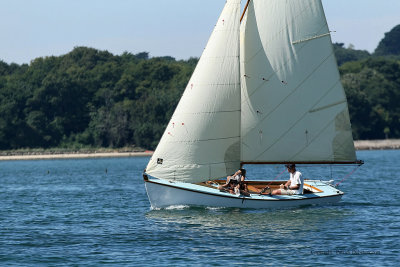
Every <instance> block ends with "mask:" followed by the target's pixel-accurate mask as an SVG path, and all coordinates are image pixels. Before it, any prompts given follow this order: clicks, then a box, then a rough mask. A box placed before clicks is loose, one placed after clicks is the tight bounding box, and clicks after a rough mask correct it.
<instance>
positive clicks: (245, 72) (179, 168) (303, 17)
mask: <svg viewBox="0 0 400 267" xmlns="http://www.w3.org/2000/svg"><path fill="white" fill-rule="evenodd" d="M240 2H241V1H240V0H227V1H226V3H225V6H224V9H223V11H222V13H221V15H220V17H219V19H218V21H217V24H216V26H215V28H214V30H213V32H212V34H211V37H210V39H209V41H208V43H207V45H206V48H205V49H204V51H203V54H202V56H201V57H200V59H199V62H198V64H197V66H196V68H195V70H194V73H193V75H192V77H191V78H190V80H189V82H188V85H187V87H186V89H185V91H184V93H183V95H182V97H181V99H180V102H179V104H178V106H177V107H176V110H175V112H174V114H173V116H172V118H171V120H170V122H169V123H168V125H167V127H166V130H165V132H164V134H163V136H162V138H161V140H160V142H159V144H158V146H157V148H156V150H155V152H154V154H153V155H152V157H151V159H150V161H149V163H148V165H147V167H146V169H145V171H144V173H143V177H144V182H145V187H146V191H147V195H148V198H149V200H150V203H151V206H152V207H153V208H164V207H168V206H175V205H189V206H208V207H237V208H282V207H285V208H286V207H297V206H302V205H312V204H329V203H335V202H338V201H340V200H341V198H342V196H343V194H344V193H343V192H342V191H340V190H339V189H337V188H336V187H335V186H332V185H331V184H330V183H329V182H326V181H321V180H311V179H310V180H306V181H305V183H304V193H303V194H299V195H269V194H264V193H262V189H263V188H265V186H266V185H269V186H270V187H271V188H274V187H275V188H278V187H279V184H281V183H282V181H269V180H268V179H265V180H260V181H256V180H253V181H251V180H249V181H246V184H247V186H248V188H249V192H248V193H249V194H246V195H243V194H240V195H234V194H231V193H230V192H225V191H220V190H219V189H218V185H220V184H223V183H224V182H225V179H226V177H227V176H228V175H231V174H232V173H234V172H235V171H236V170H237V169H239V168H240V167H241V166H243V165H246V164H288V163H291V164H354V165H357V164H361V163H362V162H361V161H359V160H357V158H356V153H355V149H354V142H353V137H352V131H351V125H350V119H349V112H348V105H347V100H346V95H345V93H344V89H343V87H342V85H341V82H340V76H339V72H338V68H337V63H336V59H335V55H334V52H333V47H332V42H331V37H330V31H329V28H328V25H327V21H326V18H325V14H324V11H323V7H322V3H321V1H320V0H307V1H304V0H290V1H282V0H249V1H247V3H246V7H245V9H244V11H243V13H242V15H241V4H240Z"/></svg>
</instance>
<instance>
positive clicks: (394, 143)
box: [0, 139, 400, 161]
mask: <svg viewBox="0 0 400 267" xmlns="http://www.w3.org/2000/svg"><path fill="white" fill-rule="evenodd" d="M354 146H355V148H356V150H382V149H400V139H386V140H359V141H354ZM151 155H153V151H142V152H137V151H136V152H98V153H96V152H93V153H79V152H78V153H59V154H57V153H53V154H35V155H27V154H21V155H5V156H4V155H3V156H0V161H2V160H40V159H85V158H122V157H149V156H151Z"/></svg>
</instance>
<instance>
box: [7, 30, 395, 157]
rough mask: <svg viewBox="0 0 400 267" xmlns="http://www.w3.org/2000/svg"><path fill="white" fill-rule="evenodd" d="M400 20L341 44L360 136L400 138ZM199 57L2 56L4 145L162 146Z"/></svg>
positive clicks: (89, 51)
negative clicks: (373, 37) (371, 42)
mask: <svg viewBox="0 0 400 267" xmlns="http://www.w3.org/2000/svg"><path fill="white" fill-rule="evenodd" d="M399 42H400V25H398V26H396V27H395V28H393V29H392V30H391V31H390V32H388V33H386V34H385V38H384V39H382V41H381V42H380V43H379V45H378V47H377V49H376V50H375V52H374V53H373V54H370V53H369V52H367V51H360V50H355V49H354V47H352V46H349V47H347V48H345V47H344V44H334V48H335V54H336V58H337V61H338V65H339V70H340V73H341V77H342V83H343V85H344V88H345V90H346V93H347V97H348V101H349V109H350V117H351V121H352V126H353V133H354V138H355V139H383V138H400V105H399V103H400V50H399V47H400V46H399V45H398V44H399ZM197 60H198V59H196V58H191V59H189V60H180V61H177V60H175V59H174V58H172V57H157V58H150V57H149V54H148V53H147V52H142V53H139V54H135V55H134V54H130V53H127V52H126V53H124V54H122V55H113V54H111V53H109V52H107V51H99V50H96V49H93V48H87V47H76V48H75V49H74V50H73V51H71V52H70V53H68V54H66V55H63V56H58V57H54V56H51V57H45V58H37V59H35V60H33V61H32V62H31V63H30V64H22V65H18V64H14V63H12V64H7V63H5V62H3V61H1V60H0V150H10V149H20V148H54V147H58V148H76V149H79V148H85V147H113V148H118V147H126V146H131V147H142V148H147V149H154V148H155V146H156V145H157V143H158V140H159V139H160V137H161V135H162V133H163V130H164V127H165V126H166V125H167V123H168V120H169V118H170V117H171V115H172V112H173V110H174V108H175V106H176V104H177V103H178V101H179V98H180V95H181V94H182V92H183V90H184V88H185V86H186V83H187V82H188V80H189V78H190V76H191V74H192V72H193V70H194V68H195V66H196V63H197Z"/></svg>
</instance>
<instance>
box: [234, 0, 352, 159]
mask: <svg viewBox="0 0 400 267" xmlns="http://www.w3.org/2000/svg"><path fill="white" fill-rule="evenodd" d="M241 32H242V34H241V81H242V95H241V102H242V103H241V109H242V115H241V126H242V128H241V135H242V142H241V154H242V155H241V160H242V161H244V162H266V163H268V162H354V161H355V160H356V157H355V150H354V144H353V138H352V132H351V126H350V120H349V113H348V107H347V101H346V96H345V93H344V90H343V87H342V85H341V83H340V76H339V73H338V69H337V64H336V60H335V56H334V52H333V47H332V44H331V38H330V34H329V29H328V25H327V22H326V19H325V15H324V12H323V8H322V4H321V1H320V0H307V1H304V0H290V1H289V0H279V1H277V0H252V1H250V5H249V7H248V11H247V14H246V17H245V22H244V23H242V28H241Z"/></svg>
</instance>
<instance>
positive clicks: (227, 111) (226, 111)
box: [174, 110, 240, 117]
mask: <svg viewBox="0 0 400 267" xmlns="http://www.w3.org/2000/svg"><path fill="white" fill-rule="evenodd" d="M234 112H240V110H221V111H202V112H185V113H179V114H176V115H175V116H174V117H176V116H179V115H195V114H216V113H234Z"/></svg>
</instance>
